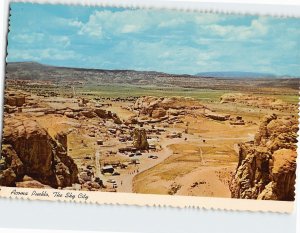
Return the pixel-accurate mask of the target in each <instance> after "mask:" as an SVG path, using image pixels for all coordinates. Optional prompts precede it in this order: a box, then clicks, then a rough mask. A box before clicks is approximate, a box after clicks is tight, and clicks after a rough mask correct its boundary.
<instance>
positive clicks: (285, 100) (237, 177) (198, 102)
mask: <svg viewBox="0 0 300 233" xmlns="http://www.w3.org/2000/svg"><path fill="white" fill-rule="evenodd" d="M298 92H299V79H298V78H290V77H280V78H269V77H266V78H261V77H260V78H253V77H240V78H232V77H231V78H230V77H213V76H212V77H211V76H209V75H204V74H202V75H201V74H199V75H195V76H192V75H172V74H166V73H159V72H149V71H147V72H143V71H131V70H93V69H79V68H78V69H77V68H76V69H75V68H64V67H52V66H46V65H41V64H38V63H31V62H24V63H8V65H7V73H6V80H5V100H4V124H3V127H4V129H3V134H2V155H1V157H0V185H2V186H12V187H31V188H32V187H34V188H59V189H71V190H85V191H102V192H126V193H143V194H167V195H184V196H207V197H229V198H230V197H232V198H250V199H268V200H269V199H271V200H288V201H291V200H294V184H295V170H296V143H297V132H298V97H299V96H298Z"/></svg>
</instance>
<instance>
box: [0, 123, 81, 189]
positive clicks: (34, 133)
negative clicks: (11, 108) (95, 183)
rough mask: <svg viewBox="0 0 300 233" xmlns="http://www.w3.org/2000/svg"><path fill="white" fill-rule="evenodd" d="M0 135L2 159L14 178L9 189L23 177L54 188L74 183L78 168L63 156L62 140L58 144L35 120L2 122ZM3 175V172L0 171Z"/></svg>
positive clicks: (62, 138)
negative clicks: (0, 139) (0, 135)
mask: <svg viewBox="0 0 300 233" xmlns="http://www.w3.org/2000/svg"><path fill="white" fill-rule="evenodd" d="M3 132H4V133H3V141H2V142H3V144H2V156H3V157H4V158H5V160H6V161H7V162H6V166H7V169H12V170H13V171H14V173H15V175H16V179H15V180H14V182H11V183H10V185H9V186H15V182H16V181H19V180H21V179H22V178H23V177H24V175H28V176H30V177H32V178H33V179H35V180H37V181H39V182H41V183H43V184H46V185H50V186H51V187H54V188H57V187H66V186H70V185H72V184H73V183H76V182H77V181H78V178H77V174H78V169H77V166H76V164H75V163H74V161H73V159H71V158H70V157H69V156H68V155H67V151H66V148H65V144H66V142H65V141H64V140H66V139H64V137H61V138H60V142H58V141H56V140H54V139H52V138H51V137H50V135H49V134H48V133H47V131H46V130H45V129H43V128H41V127H40V125H39V124H38V123H37V122H36V121H33V120H28V119H26V120H21V119H6V120H5V122H4V131H3ZM3 173H5V170H3V171H0V174H3ZM0 183H1V182H0Z"/></svg>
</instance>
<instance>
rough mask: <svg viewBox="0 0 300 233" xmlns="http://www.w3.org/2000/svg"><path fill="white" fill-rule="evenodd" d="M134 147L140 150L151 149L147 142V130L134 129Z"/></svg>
mask: <svg viewBox="0 0 300 233" xmlns="http://www.w3.org/2000/svg"><path fill="white" fill-rule="evenodd" d="M133 146H134V147H135V148H136V149H139V150H147V149H149V143H148V141H147V134H146V130H145V129H143V128H141V129H138V128H136V129H134V131H133Z"/></svg>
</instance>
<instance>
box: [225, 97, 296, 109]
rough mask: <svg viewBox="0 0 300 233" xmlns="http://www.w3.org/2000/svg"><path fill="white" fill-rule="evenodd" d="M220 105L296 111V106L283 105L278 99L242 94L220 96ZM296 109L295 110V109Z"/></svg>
mask: <svg viewBox="0 0 300 233" xmlns="http://www.w3.org/2000/svg"><path fill="white" fill-rule="evenodd" d="M220 103H221V104H225V103H235V104H244V105H247V106H253V107H259V108H268V109H274V110H281V111H282V110H296V111H297V106H296V105H292V104H288V103H285V102H284V101H282V100H280V99H276V98H273V97H269V96H268V97H267V96H259V95H253V94H242V93H227V94H224V95H222V96H221V98H220ZM295 107H296V108H295Z"/></svg>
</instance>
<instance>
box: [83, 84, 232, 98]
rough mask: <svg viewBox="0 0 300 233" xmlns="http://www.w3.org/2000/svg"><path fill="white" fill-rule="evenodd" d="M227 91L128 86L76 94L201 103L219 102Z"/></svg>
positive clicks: (102, 88) (92, 87)
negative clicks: (185, 99)
mask: <svg viewBox="0 0 300 233" xmlns="http://www.w3.org/2000/svg"><path fill="white" fill-rule="evenodd" d="M227 92H228V91H223V90H210V89H194V88H181V87H174V88H173V87H156V86H129V85H105V86H104V85H103V86H100V85H98V86H85V87H83V88H81V89H77V93H78V94H82V95H89V96H94V97H96V96H97V97H111V98H114V97H129V96H135V97H140V96H159V97H170V96H182V97H192V98H195V99H198V100H202V101H219V100H220V97H221V96H222V95H223V94H224V93H227Z"/></svg>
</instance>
